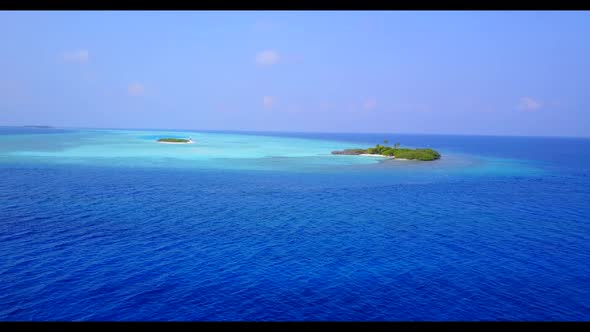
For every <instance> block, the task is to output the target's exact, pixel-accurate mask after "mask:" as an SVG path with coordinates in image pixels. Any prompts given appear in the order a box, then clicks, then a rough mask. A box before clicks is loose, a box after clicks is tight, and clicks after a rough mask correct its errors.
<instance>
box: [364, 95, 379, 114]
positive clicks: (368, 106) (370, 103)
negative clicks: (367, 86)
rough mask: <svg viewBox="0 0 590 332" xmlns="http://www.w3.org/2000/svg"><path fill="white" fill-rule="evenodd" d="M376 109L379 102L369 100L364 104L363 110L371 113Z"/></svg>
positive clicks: (373, 99)
mask: <svg viewBox="0 0 590 332" xmlns="http://www.w3.org/2000/svg"><path fill="white" fill-rule="evenodd" d="M375 107H377V100H376V99H375V98H369V99H366V100H365V101H364V102H363V109H364V110H365V111H370V110H372V109H374V108H375Z"/></svg>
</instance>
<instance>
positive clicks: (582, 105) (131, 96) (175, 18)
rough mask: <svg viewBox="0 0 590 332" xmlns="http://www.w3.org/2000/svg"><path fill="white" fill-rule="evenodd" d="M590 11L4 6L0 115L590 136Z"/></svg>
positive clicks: (56, 120)
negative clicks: (83, 9)
mask: <svg viewBox="0 0 590 332" xmlns="http://www.w3.org/2000/svg"><path fill="white" fill-rule="evenodd" d="M589 40H590V12H518V11H494V12H485V11H482V12H469V11H458V12H453V11H448V12H445V11H437V12H428V11H419V12H411V11H410V12H408V11H399V12H391V11H374V12H372V11H334V12H329V11H317V12H307V11H260V12H256V11H243V12H240V11H218V12H206V11H203V12H199V11H145V12H144V11H137V12H133V11H119V12H109V11H97V12H91V11H87V12H76V11H68V12H58V11H47V12H33V11H31V12H9V11H5V12H0V42H1V44H2V50H1V52H0V125H25V124H48V125H55V126H70V127H107V128H177V129H213V130H216V129H221V130H223V129H226V130H263V131H264V130H271V131H323V132H390V133H396V132H397V133H448V134H485V135H548V136H552V135H561V136H590V129H589V128H590V112H589V107H590V102H589V96H588V93H587V92H588V91H590V42H588V41H589Z"/></svg>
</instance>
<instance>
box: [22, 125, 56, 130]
mask: <svg viewBox="0 0 590 332" xmlns="http://www.w3.org/2000/svg"><path fill="white" fill-rule="evenodd" d="M23 127H25V128H39V129H51V128H53V127H52V126H45V125H25V126H23Z"/></svg>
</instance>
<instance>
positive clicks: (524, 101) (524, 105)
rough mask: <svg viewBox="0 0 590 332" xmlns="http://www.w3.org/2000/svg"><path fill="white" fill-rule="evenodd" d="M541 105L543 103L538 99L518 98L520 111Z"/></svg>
mask: <svg viewBox="0 0 590 332" xmlns="http://www.w3.org/2000/svg"><path fill="white" fill-rule="evenodd" d="M541 107H543V103H541V101H540V100H535V99H533V98H531V97H522V98H520V103H519V109H520V110H522V111H530V112H533V111H536V110H539V109H540V108H541Z"/></svg>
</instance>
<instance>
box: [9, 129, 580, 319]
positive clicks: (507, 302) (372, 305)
mask: <svg viewBox="0 0 590 332" xmlns="http://www.w3.org/2000/svg"><path fill="white" fill-rule="evenodd" d="M161 136H177V137H186V136H191V137H192V138H193V140H195V141H196V144H192V145H166V144H158V143H156V142H155V140H156V139H157V138H158V137H161ZM385 138H387V139H389V140H390V141H393V140H396V141H397V140H398V139H399V141H400V142H401V143H402V145H405V146H415V147H432V148H435V149H436V150H438V151H440V152H441V153H442V155H443V158H442V159H441V160H438V161H434V162H413V161H399V160H398V161H395V160H393V161H383V160H382V159H379V158H368V157H362V156H334V155H330V152H331V151H332V150H336V149H343V148H349V147H365V146H371V145H374V144H376V143H380V142H382V140H383V139H385ZM0 172H1V174H2V176H1V177H0V212H1V213H0V244H1V245H2V252H3V259H2V260H0V280H1V281H2V282H1V283H0V320H4V321H9V320H18V321H21V320H25V321H26V320H34V321H53V320H129V321H137V320H148V321H151V320H157V321H158V320H166V321H170V320H182V321H186V320H215V321H218V320H230V321H242V320H255V321H261V320H263V321H292V320H327V321H351V320H354V321H358V320H379V321H383V320H385V321H399V320H440V321H446V320H535V321H537V320H588V318H590V300H589V299H590V293H589V291H588V290H589V289H590V279H589V277H588V276H590V245H589V242H588V241H587V240H588V236H589V234H590V224H589V220H588V216H589V215H590V204H588V202H590V140H588V139H573V138H531V137H528V138H527V137H520V138H519V137H483V136H444V135H395V137H384V135H379V134H321V133H315V134H310V133H235V132H197V131H194V132H193V131H187V132H183V131H162V130H160V131H158V130H142V131H140V130H88V129H32V128H10V127H4V128H0Z"/></svg>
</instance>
